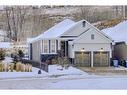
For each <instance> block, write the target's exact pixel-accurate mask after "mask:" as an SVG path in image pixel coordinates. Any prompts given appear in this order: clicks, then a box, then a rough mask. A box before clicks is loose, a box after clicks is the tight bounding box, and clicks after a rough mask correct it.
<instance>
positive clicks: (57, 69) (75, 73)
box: [48, 65, 88, 78]
mask: <svg viewBox="0 0 127 95" xmlns="http://www.w3.org/2000/svg"><path fill="white" fill-rule="evenodd" d="M61 69H62V67H61V66H58V65H50V66H49V72H48V73H49V75H50V76H51V77H53V76H54V77H57V78H77V77H78V78H79V77H80V78H82V77H84V76H85V77H86V76H88V73H86V72H84V71H81V70H79V69H77V68H75V67H72V66H70V67H69V68H68V69H65V68H64V69H63V70H61Z"/></svg>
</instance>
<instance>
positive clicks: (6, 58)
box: [2, 57, 12, 64]
mask: <svg viewBox="0 0 127 95" xmlns="http://www.w3.org/2000/svg"><path fill="white" fill-rule="evenodd" d="M2 62H3V63H8V64H9V63H11V62H12V58H11V57H5V59H4V60H3V61H2Z"/></svg>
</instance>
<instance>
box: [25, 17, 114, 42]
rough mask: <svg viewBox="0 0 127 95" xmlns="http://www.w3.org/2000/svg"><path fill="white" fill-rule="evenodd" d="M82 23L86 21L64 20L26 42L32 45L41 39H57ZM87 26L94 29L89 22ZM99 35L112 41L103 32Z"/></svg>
mask: <svg viewBox="0 0 127 95" xmlns="http://www.w3.org/2000/svg"><path fill="white" fill-rule="evenodd" d="M83 21H85V22H87V21H86V20H81V21H78V22H74V21H72V20H70V19H65V20H64V21H62V22H60V23H58V24H56V25H55V26H53V27H52V28H50V29H49V30H47V31H45V32H44V33H42V34H41V35H39V36H37V37H35V38H28V39H27V42H28V43H32V42H35V41H38V40H41V39H57V38H59V37H60V36H61V35H62V34H64V33H66V32H68V31H69V30H71V29H72V28H74V27H75V26H76V25H78V24H79V23H82V22H83ZM87 24H89V25H90V26H91V27H94V26H93V25H91V24H90V23H89V22H87ZM94 28H95V29H96V30H97V31H100V30H98V29H97V28H96V27H94ZM100 33H101V34H103V35H104V36H105V37H106V38H108V39H109V40H112V39H111V38H110V37H108V35H106V34H105V33H103V32H100Z"/></svg>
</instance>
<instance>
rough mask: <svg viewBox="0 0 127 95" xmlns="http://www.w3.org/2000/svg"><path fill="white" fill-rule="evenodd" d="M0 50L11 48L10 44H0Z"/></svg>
mask: <svg viewBox="0 0 127 95" xmlns="http://www.w3.org/2000/svg"><path fill="white" fill-rule="evenodd" d="M0 48H11V43H9V42H0Z"/></svg>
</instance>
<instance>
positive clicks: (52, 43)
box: [50, 40, 56, 53]
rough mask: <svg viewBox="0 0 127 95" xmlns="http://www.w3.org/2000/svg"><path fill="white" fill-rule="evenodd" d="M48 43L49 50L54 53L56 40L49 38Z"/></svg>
mask: <svg viewBox="0 0 127 95" xmlns="http://www.w3.org/2000/svg"><path fill="white" fill-rule="evenodd" d="M50 43H51V44H50V45H51V48H50V52H51V53H56V40H51V41H50Z"/></svg>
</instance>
